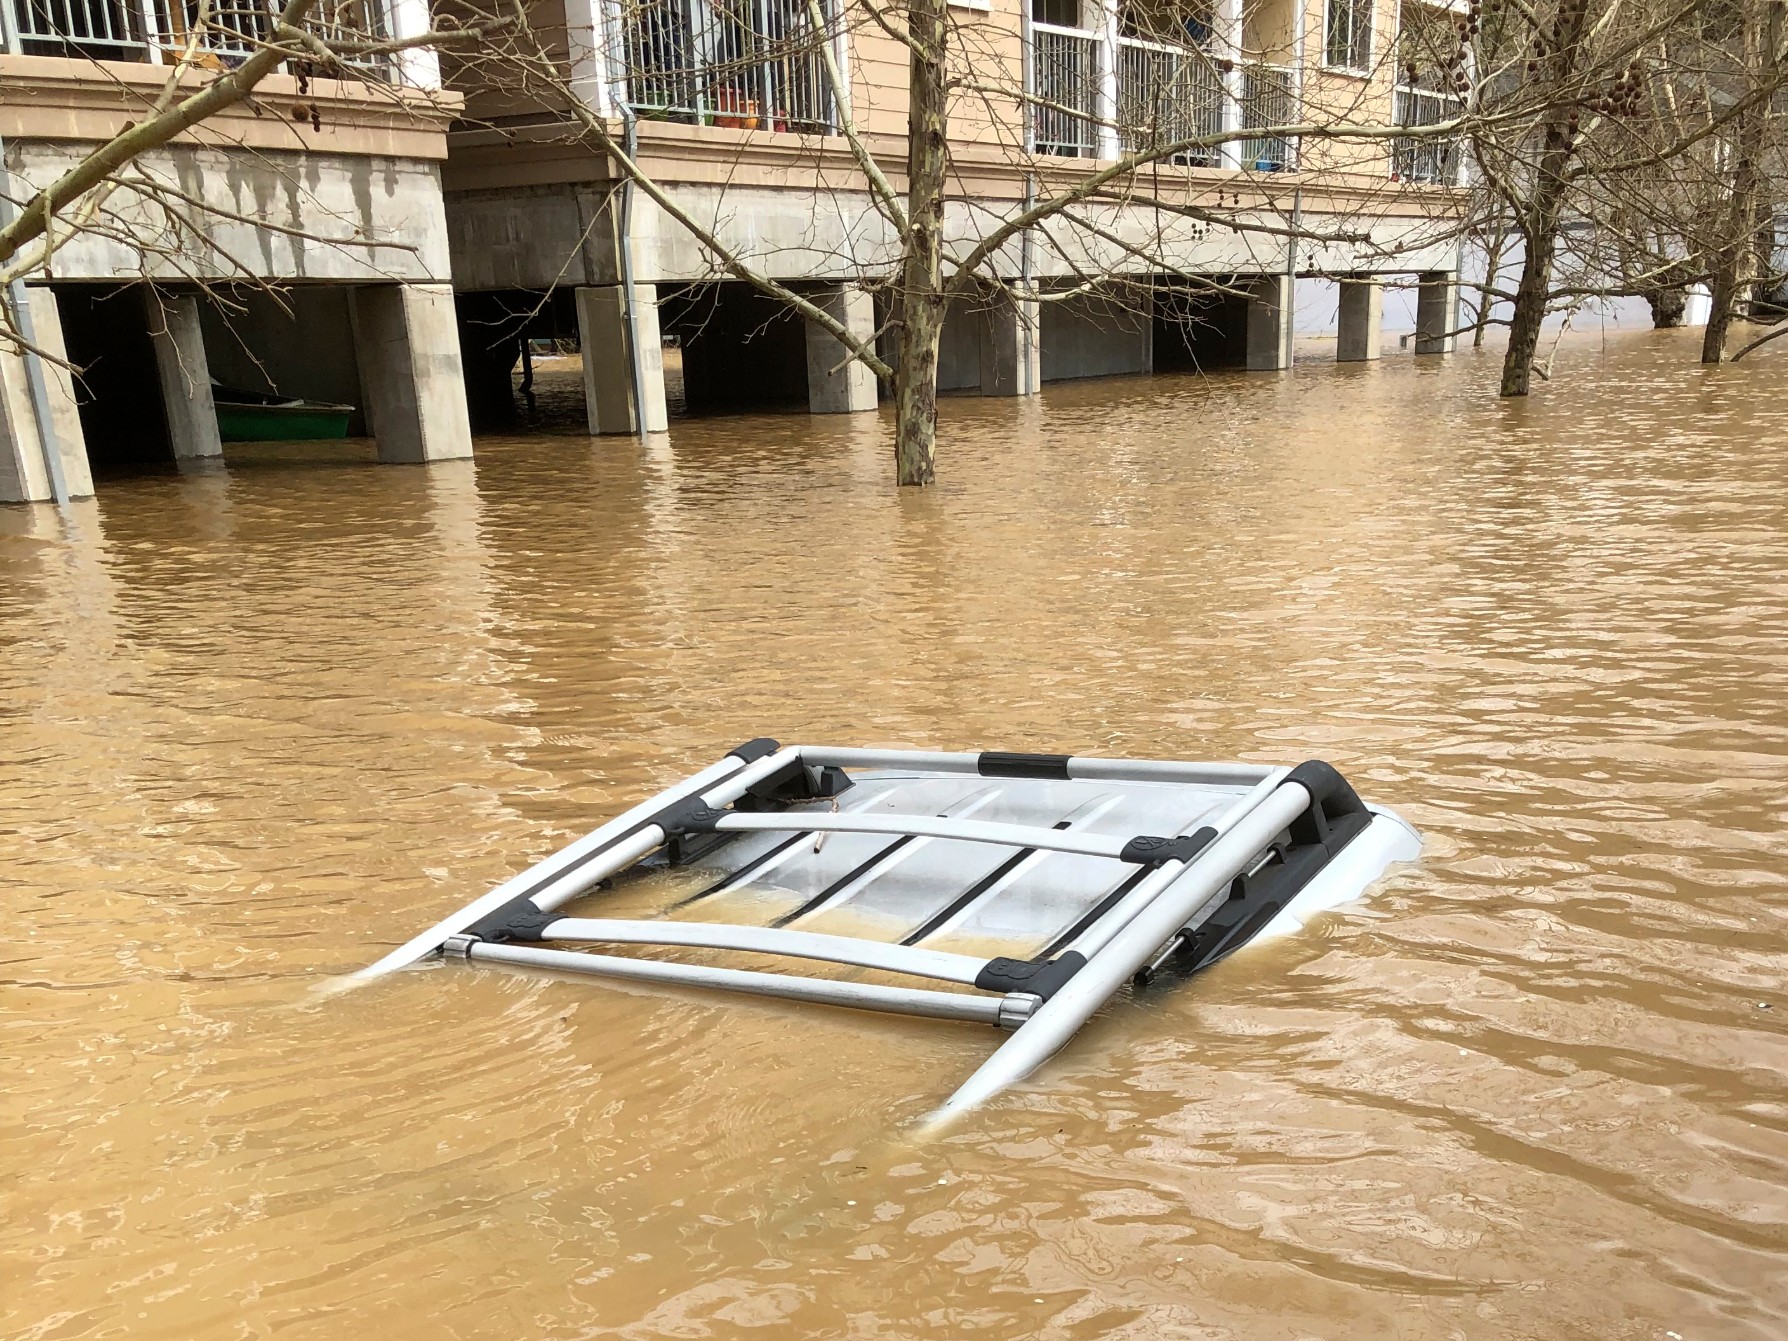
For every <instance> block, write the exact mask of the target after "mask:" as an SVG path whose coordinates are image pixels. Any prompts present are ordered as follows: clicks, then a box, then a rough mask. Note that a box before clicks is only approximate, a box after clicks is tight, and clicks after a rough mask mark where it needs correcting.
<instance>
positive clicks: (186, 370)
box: [143, 287, 223, 460]
mask: <svg viewBox="0 0 1788 1341" xmlns="http://www.w3.org/2000/svg"><path fill="white" fill-rule="evenodd" d="M143 307H144V309H145V311H146V313H147V315H148V318H149V342H150V343H151V344H152V345H154V346H155V372H156V375H157V377H158V378H159V379H160V381H161V406H162V414H163V416H164V417H165V418H166V420H167V424H168V442H169V444H170V445H171V446H172V447H173V449H174V458H175V459H176V460H189V459H195V458H198V457H206V456H222V455H223V439H221V438H219V437H218V436H217V406H216V405H215V404H213V403H212V399H211V365H210V362H209V361H208V360H207V359H206V357H205V337H204V335H203V334H202V332H201V331H200V329H199V300H198V299H197V298H196V297H194V296H193V295H191V294H186V293H168V292H165V291H163V290H161V289H154V288H149V287H145V288H144V289H143Z"/></svg>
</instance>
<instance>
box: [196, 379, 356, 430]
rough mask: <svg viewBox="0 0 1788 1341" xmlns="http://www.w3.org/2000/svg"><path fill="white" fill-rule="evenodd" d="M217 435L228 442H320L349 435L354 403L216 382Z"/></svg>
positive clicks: (212, 391) (214, 398)
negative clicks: (305, 398) (337, 402)
mask: <svg viewBox="0 0 1788 1341" xmlns="http://www.w3.org/2000/svg"><path fill="white" fill-rule="evenodd" d="M211 402H212V404H213V405H214V406H216V408H217V436H218V437H220V438H222V439H223V440H224V441H225V442H318V441H323V440H326V439H334V438H345V437H347V436H348V416H350V415H351V414H353V413H354V407H353V406H352V405H331V404H329V403H328V402H326V401H317V400H299V399H298V398H296V397H293V396H281V395H278V394H276V393H273V392H266V391H243V390H242V389H240V388H239V387H228V386H213V387H212V388H211Z"/></svg>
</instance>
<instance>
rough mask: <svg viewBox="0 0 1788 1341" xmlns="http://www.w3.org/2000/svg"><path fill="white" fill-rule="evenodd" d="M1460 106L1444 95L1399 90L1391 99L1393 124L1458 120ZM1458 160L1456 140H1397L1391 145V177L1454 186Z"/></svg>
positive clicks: (1453, 138) (1456, 101) (1410, 89)
mask: <svg viewBox="0 0 1788 1341" xmlns="http://www.w3.org/2000/svg"><path fill="white" fill-rule="evenodd" d="M1462 106H1463V104H1462V103H1461V102H1460V101H1459V99H1457V98H1451V97H1448V96H1447V95H1446V94H1444V93H1431V92H1429V91H1428V90H1426V89H1415V88H1400V89H1398V90H1397V91H1396V95H1395V107H1394V112H1395V116H1396V124H1397V125H1399V126H1437V125H1440V124H1441V123H1442V122H1444V121H1451V120H1452V119H1453V118H1454V117H1456V116H1458V115H1459V112H1460V109H1461V107H1462ZM1460 160H1461V155H1460V145H1459V140H1458V138H1457V137H1453V136H1448V137H1446V138H1442V139H1415V138H1413V137H1409V138H1405V137H1402V136H1399V137H1397V138H1396V139H1393V140H1392V141H1391V174H1392V176H1394V177H1396V178H1397V179H1398V180H1399V181H1405V182H1430V183H1433V184H1435V185H1439V186H1453V185H1456V184H1457V183H1458V181H1459V167H1460Z"/></svg>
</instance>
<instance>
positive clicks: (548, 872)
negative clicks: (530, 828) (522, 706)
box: [352, 741, 801, 979]
mask: <svg viewBox="0 0 1788 1341" xmlns="http://www.w3.org/2000/svg"><path fill="white" fill-rule="evenodd" d="M763 743H764V742H760V741H753V742H752V743H751V747H747V746H741V747H740V748H741V749H747V748H758V749H761V747H762V745H763ZM800 757H801V748H800V746H798V745H790V746H785V747H784V748H782V749H780V750H777V751H775V752H774V753H773V754H767V755H765V754H759V755H757V756H756V757H755V758H753V759H751V760H746V759H745V758H743V757H741V756H740V755H737V754H728V755H727V756H726V757H725V758H723V759H720V760H719V761H717V762H715V763H712V764H710V765H708V767H706V768H704V769H703V770H702V771H701V772H699V773H697V774H695V775H694V776H693V777H689V778H685V779H684V780H683V781H682V782H679V783H677V784H676V785H675V786H673V787H667V788H666V789H665V790H664V791H662V792H659V793H658V794H657V795H656V796H654V797H651V798H650V799H648V800H645V801H642V802H641V803H640V804H639V805H636V806H635V807H633V809H631V810H629V811H627V812H626V813H624V814H622V815H618V816H616V817H615V818H614V819H612V820H610V821H609V822H608V823H607V824H604V825H602V826H601V827H600V828H597V829H593V830H591V831H590V832H589V833H587V834H585V835H584V836H583V837H582V838H580V839H578V840H577V841H576V842H575V843H572V844H571V845H570V846H568V847H563V848H560V849H559V850H558V851H557V852H555V853H553V854H552V855H551V856H549V857H545V858H543V859H542V860H540V861H538V862H535V863H534V865H532V866H530V867H528V869H527V870H525V871H523V872H522V873H521V874H520V875H516V876H512V877H510V878H509V879H508V880H505V881H504V882H503V883H502V884H500V885H498V886H497V887H496V888H495V889H493V890H491V891H490V892H489V893H488V894H485V895H483V896H482V897H480V898H476V899H474V900H472V902H470V903H468V904H466V905H465V907H463V908H461V909H460V910H459V911H458V912H456V913H454V914H452V915H451V916H449V917H446V918H443V919H442V920H441V921H439V922H437V923H435V925H434V926H432V927H430V928H429V929H428V930H427V931H424V932H422V933H421V934H420V935H417V936H413V937H411V938H410V939H409V940H407V941H405V942H404V943H403V944H402V945H400V946H398V947H397V949H395V950H393V951H391V953H389V954H387V955H386V956H384V958H382V959H380V960H379V961H378V962H377V963H374V964H369V965H368V966H367V967H365V968H363V969H360V970H359V971H358V972H356V973H355V974H353V975H352V976H353V977H354V978H358V979H364V978H376V977H379V976H381V975H383V974H386V973H390V972H391V971H392V970H394V969H400V968H403V967H404V966H405V965H406V964H413V963H415V962H416V961H417V960H419V959H422V958H423V957H425V956H427V955H430V954H432V953H434V952H435V951H436V950H438V949H440V948H441V944H442V942H443V941H445V940H446V939H447V938H448V937H449V936H452V935H454V934H455V933H457V932H461V931H464V930H465V929H466V928H467V927H469V926H471V925H472V923H474V922H476V921H478V919H479V918H481V917H483V916H485V915H486V914H488V913H492V912H495V911H496V910H497V909H498V908H501V907H502V906H503V905H504V904H506V903H512V902H514V901H515V900H516V899H518V898H521V897H523V896H527V897H530V898H532V899H533V901H534V906H535V907H537V908H539V909H541V910H542V911H543V912H550V911H552V910H553V909H554V908H559V907H562V906H564V905H565V904H567V903H569V902H571V900H572V899H575V898H576V897H577V896H578V895H579V894H581V893H583V892H584V891H585V890H587V889H590V888H592V887H593V886H595V885H597V884H600V883H601V882H602V881H604V880H606V879H608V877H609V876H611V875H613V874H614V873H615V872H616V871H619V870H621V869H623V868H625V867H627V866H631V865H632V864H633V863H634V862H636V861H638V860H639V859H640V858H641V857H644V856H646V855H647V854H648V853H650V852H651V851H653V849H655V848H658V847H660V846H662V845H663V843H664V841H665V838H666V834H665V833H664V830H663V829H662V827H660V826H659V825H657V824H654V823H653V822H652V821H653V819H654V818H655V817H657V816H659V815H661V814H663V812H664V811H665V809H666V808H667V807H669V806H674V805H676V804H678V803H680V802H683V801H687V800H692V799H694V798H697V797H699V798H700V800H701V802H702V804H704V805H709V806H724V805H731V804H732V803H733V802H734V801H736V800H738V799H739V798H740V797H741V796H743V795H745V793H746V792H747V791H749V790H750V789H751V788H752V787H753V786H754V785H755V784H757V783H758V782H760V781H762V780H763V779H764V778H767V777H770V776H771V775H773V774H775V773H777V772H779V771H780V770H782V769H783V768H785V767H787V766H788V764H789V763H790V762H792V761H794V760H797V759H800Z"/></svg>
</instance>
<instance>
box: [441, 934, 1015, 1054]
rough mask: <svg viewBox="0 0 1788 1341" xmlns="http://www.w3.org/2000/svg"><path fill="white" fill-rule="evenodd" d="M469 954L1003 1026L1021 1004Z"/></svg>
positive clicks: (560, 953) (582, 960) (523, 954)
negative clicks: (1003, 1021)
mask: <svg viewBox="0 0 1788 1341" xmlns="http://www.w3.org/2000/svg"><path fill="white" fill-rule="evenodd" d="M455 944H458V942H456V943H455ZM450 948H451V947H450ZM465 952H466V958H467V959H470V960H474V961H482V962H489V963H496V964H520V965H523V966H526V967H528V968H539V969H556V970H558V971H560V972H562V973H587V974H590V975H591V976H593V977H598V978H627V979H631V980H633V981H635V982H662V983H675V984H677V985H679V986H688V987H717V988H720V989H722V990H724V991H731V992H744V993H747V994H749V995H751V996H769V997H778V998H781V999H782V1000H785V1001H811V1002H814V1003H817V1004H819V1005H824V1006H854V1007H856V1008H857V1009H859V1010H883V1011H892V1012H894V1013H896V1014H900V1015H928V1016H931V1017H932V1018H934V1019H944V1020H969V1021H972V1022H973V1023H976V1024H995V1025H997V1024H1000V1023H1001V1022H1002V1020H1007V1019H1010V1018H1012V1015H1013V1013H1014V1008H1013V1007H1014V1004H1016V1003H1013V1004H1008V1003H1007V1001H1006V1000H1005V998H1003V997H996V996H970V995H969V994H968V993H966V992H933V991H926V990H923V989H920V988H914V987H880V986H877V985H876V984H874V983H865V982H839V981H834V980H832V979H828V978H797V977H792V976H789V975H786V974H781V973H753V972H751V971H750V970H748V969H724V968H709V967H707V966H705V965H700V964H666V963H662V962H660V961H657V960H651V959H622V958H618V957H616V956H611V955H590V954H583V953H581V952H579V951H574V950H535V949H531V948H529V947H527V946H520V945H493V944H491V943H490V942H488V941H472V942H470V943H469V944H467V945H466V946H465ZM1002 1051H1003V1049H1002ZM996 1055H997V1054H996Z"/></svg>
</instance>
